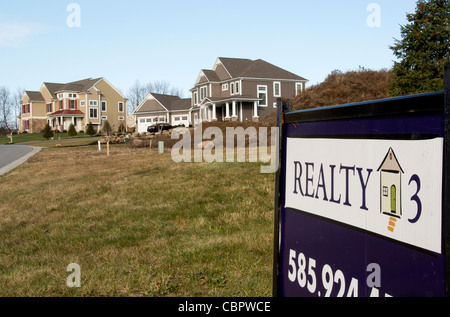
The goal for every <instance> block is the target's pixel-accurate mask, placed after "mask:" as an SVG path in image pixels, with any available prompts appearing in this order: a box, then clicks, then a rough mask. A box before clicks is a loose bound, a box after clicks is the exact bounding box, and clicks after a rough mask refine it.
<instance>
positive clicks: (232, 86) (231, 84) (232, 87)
mask: <svg viewBox="0 0 450 317" xmlns="http://www.w3.org/2000/svg"><path fill="white" fill-rule="evenodd" d="M235 94H236V91H235V90H234V83H230V95H235Z"/></svg>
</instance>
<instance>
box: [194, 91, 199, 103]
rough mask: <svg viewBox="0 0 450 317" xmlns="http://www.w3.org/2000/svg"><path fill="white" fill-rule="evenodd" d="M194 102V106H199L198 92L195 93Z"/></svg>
mask: <svg viewBox="0 0 450 317" xmlns="http://www.w3.org/2000/svg"><path fill="white" fill-rule="evenodd" d="M193 99H194V100H193V101H194V105H198V92H197V91H194V96H193Z"/></svg>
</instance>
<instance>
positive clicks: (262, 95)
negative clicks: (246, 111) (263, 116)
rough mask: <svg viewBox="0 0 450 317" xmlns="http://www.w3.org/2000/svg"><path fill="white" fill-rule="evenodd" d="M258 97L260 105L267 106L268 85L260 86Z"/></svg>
mask: <svg viewBox="0 0 450 317" xmlns="http://www.w3.org/2000/svg"><path fill="white" fill-rule="evenodd" d="M258 98H259V99H261V100H260V101H259V105H260V106H262V107H267V86H258Z"/></svg>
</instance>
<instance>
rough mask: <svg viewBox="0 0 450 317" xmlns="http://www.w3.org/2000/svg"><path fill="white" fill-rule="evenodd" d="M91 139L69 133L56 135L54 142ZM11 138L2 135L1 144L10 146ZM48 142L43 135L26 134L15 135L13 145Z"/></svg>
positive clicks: (83, 135)
mask: <svg viewBox="0 0 450 317" xmlns="http://www.w3.org/2000/svg"><path fill="white" fill-rule="evenodd" d="M87 137H90V136H89V135H87V134H86V133H78V134H77V135H76V136H75V137H70V136H68V135H67V133H58V134H55V135H54V137H53V139H54V140H67V139H80V138H87ZM10 141H11V140H10V138H9V137H6V136H5V135H0V144H8V143H9V142H10ZM42 141H47V140H46V139H44V138H43V137H42V133H24V134H15V135H13V143H14V144H26V143H35V142H42Z"/></svg>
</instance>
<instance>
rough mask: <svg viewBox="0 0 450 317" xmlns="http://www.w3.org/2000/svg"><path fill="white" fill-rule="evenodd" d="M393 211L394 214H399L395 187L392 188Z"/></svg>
mask: <svg viewBox="0 0 450 317" xmlns="http://www.w3.org/2000/svg"><path fill="white" fill-rule="evenodd" d="M391 211H392V213H394V214H396V213H397V188H396V187H395V185H392V187H391Z"/></svg>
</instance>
